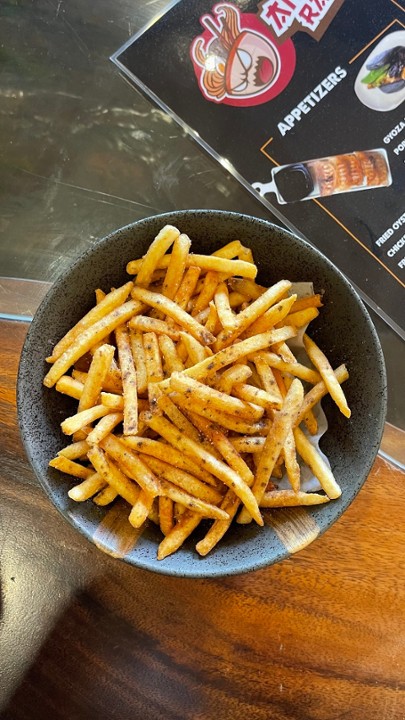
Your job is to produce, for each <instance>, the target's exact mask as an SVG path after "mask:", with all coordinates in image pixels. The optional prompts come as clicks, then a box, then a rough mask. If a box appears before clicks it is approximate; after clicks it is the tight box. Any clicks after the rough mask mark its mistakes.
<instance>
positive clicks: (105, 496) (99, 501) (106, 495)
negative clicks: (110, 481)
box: [93, 485, 118, 507]
mask: <svg viewBox="0 0 405 720" xmlns="http://www.w3.org/2000/svg"><path fill="white" fill-rule="evenodd" d="M117 496H118V493H117V491H116V490H114V488H113V487H112V486H111V485H107V487H105V488H103V489H102V490H100V492H99V493H97V495H96V496H95V497H94V498H93V502H94V503H95V504H96V505H100V506H102V507H104V506H105V505H110V504H111V503H112V502H113V501H114V500H115V498H116V497H117Z"/></svg>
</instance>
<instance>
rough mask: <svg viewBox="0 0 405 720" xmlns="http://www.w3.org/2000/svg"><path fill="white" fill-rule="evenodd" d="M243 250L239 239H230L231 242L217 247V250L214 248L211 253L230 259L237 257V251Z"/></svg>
mask: <svg viewBox="0 0 405 720" xmlns="http://www.w3.org/2000/svg"><path fill="white" fill-rule="evenodd" d="M243 250H244V248H243V245H242V243H241V241H240V240H231V242H229V243H227V244H226V245H223V246H222V247H220V248H218V250H215V252H213V253H212V254H213V255H215V257H221V258H227V259H228V260H232V259H233V258H236V257H239V253H241V252H242V251H243Z"/></svg>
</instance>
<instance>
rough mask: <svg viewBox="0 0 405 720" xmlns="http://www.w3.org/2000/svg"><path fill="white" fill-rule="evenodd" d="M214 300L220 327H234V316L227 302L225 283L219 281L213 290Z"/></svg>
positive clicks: (228, 328) (230, 328) (226, 328)
mask: <svg viewBox="0 0 405 720" xmlns="http://www.w3.org/2000/svg"><path fill="white" fill-rule="evenodd" d="M214 302H215V307H216V309H217V313H218V317H219V319H220V322H221V325H222V327H223V328H224V330H232V329H233V328H234V327H235V322H236V316H235V315H234V313H233V311H232V308H231V306H230V304H229V292H228V287H227V285H226V283H224V282H221V283H219V285H218V287H217V289H216V290H215V295H214Z"/></svg>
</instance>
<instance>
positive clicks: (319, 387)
mask: <svg viewBox="0 0 405 720" xmlns="http://www.w3.org/2000/svg"><path fill="white" fill-rule="evenodd" d="M334 375H335V378H336V380H337V382H338V383H339V384H340V383H342V382H345V380H347V379H348V377H349V373H348V372H347V368H346V365H339V367H338V368H336V370H335V371H334ZM327 392H328V388H327V387H326V385H325V383H324V381H323V380H322V381H321V382H319V383H317V384H316V385H314V387H313V388H311V390H309V392H307V393H306V395H305V397H304V401H303V403H302V406H301V410H300V412H299V414H298V417H297V425H299V424H300V423H301V422H302V421H303V419H304V417H305V416H306V414H307V412H308V410H311V408H313V407H314V406H315V405H316V404H317V403H318V402H319V401H320V400H322V398H323V397H325V395H326V394H327Z"/></svg>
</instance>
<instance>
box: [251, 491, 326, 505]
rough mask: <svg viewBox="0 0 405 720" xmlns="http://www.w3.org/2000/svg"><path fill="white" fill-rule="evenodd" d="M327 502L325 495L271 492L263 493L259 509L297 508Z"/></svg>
mask: <svg viewBox="0 0 405 720" xmlns="http://www.w3.org/2000/svg"><path fill="white" fill-rule="evenodd" d="M327 502H329V498H328V496H327V495H319V493H306V492H302V491H301V490H300V491H299V492H294V490H271V491H270V492H265V493H264V495H263V497H262V499H261V502H260V507H262V508H276V507H297V506H299V505H322V504H323V503H327Z"/></svg>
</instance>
